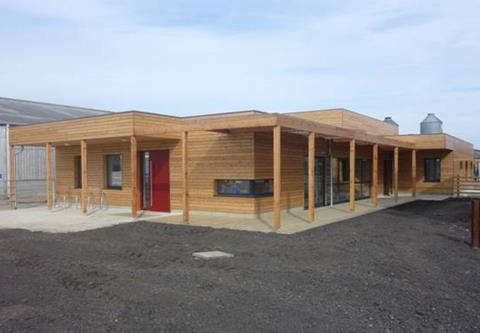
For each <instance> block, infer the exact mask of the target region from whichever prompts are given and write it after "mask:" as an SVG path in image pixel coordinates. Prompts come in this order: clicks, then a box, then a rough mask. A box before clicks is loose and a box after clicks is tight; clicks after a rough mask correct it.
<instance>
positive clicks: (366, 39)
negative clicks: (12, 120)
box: [0, 0, 480, 146]
mask: <svg viewBox="0 0 480 333" xmlns="http://www.w3.org/2000/svg"><path fill="white" fill-rule="evenodd" d="M159 3H160V5H159ZM256 4H259V5H256ZM187 5H188V6H187ZM208 6H211V8H210V7H208ZM479 7H480V5H478V4H477V2H476V1H462V2H458V3H457V2H447V1H422V3H421V5H418V4H417V2H416V1H412V0H410V1H388V2H386V1H370V2H356V1H351V2H348V1H344V2H340V5H336V6H334V7H333V8H332V7H331V6H330V7H321V6H320V5H318V2H316V1H315V2H314V1H307V0H305V1H302V2H300V3H299V6H297V7H295V8H294V7H291V8H284V7H282V6H281V2H277V1H273V0H271V1H266V2H248V3H247V5H245V6H244V7H242V5H238V4H236V7H234V8H233V9H232V8H229V7H228V5H226V4H225V2H221V1H205V2H203V1H202V2H201V3H200V4H199V2H191V1H190V2H189V1H183V2H181V6H179V5H177V6H172V5H171V3H170V2H142V3H141V4H140V5H138V4H136V3H135V2H130V1H123V2H100V1H93V0H89V1H82V2H80V1H62V2H58V1H42V2H34V1H15V2H12V1H1V0H0V8H2V9H4V10H2V12H4V13H5V12H6V13H8V15H9V17H8V23H3V24H2V23H0V38H2V41H3V46H2V49H1V52H0V91H1V95H4V96H11V97H20V98H26V99H37V100H45V101H52V102H61V103H67V104H74V105H83V106H92V107H98V108H106V109H119V110H120V109H144V110H148V111H154V112H162V113H170V114H175V113H177V114H198V113H205V112H222V111H229V110H238V109H249V108H257V109H265V110H267V111H293V110H298V109H316V108H327V107H334V106H341V107H347V108H352V109H354V110H355V111H358V112H361V113H367V114H370V115H372V116H376V117H379V118H382V117H383V116H385V115H391V116H393V117H394V118H395V119H396V120H397V122H399V123H400V125H401V128H402V130H403V131H404V132H417V131H418V122H419V121H421V120H422V118H423V117H424V116H425V114H426V113H427V112H437V113H438V115H439V116H440V117H441V118H442V119H443V120H444V122H445V128H446V129H447V130H448V131H449V132H451V133H452V134H454V135H457V136H461V137H464V138H466V139H469V140H471V141H475V143H476V144H477V145H478V146H480V134H479V131H478V129H477V125H476V124H475V121H474V120H475V117H477V118H478V114H479V113H480V107H479V106H478V100H479V97H480V84H478V82H479V81H478V77H479V74H480V67H479V62H478V59H479V56H480V46H479V45H478V40H479V37H480V24H479V23H478V20H477V18H476V17H475V15H476V14H477V13H478V10H479V9H480V8H479ZM149 8H152V9H151V10H148V9H149ZM267 9H269V10H268V11H267ZM222 13H224V14H225V15H224V16H222ZM0 15H1V14H0ZM4 15H5V14H4ZM171 17H174V18H175V19H174V20H173V19H172V20H169V18H171ZM1 18H2V17H1V16H0V19H1ZM210 18H211V19H210ZM4 21H5V20H4ZM17 21H18V22H21V23H18V24H15V22H17Z"/></svg>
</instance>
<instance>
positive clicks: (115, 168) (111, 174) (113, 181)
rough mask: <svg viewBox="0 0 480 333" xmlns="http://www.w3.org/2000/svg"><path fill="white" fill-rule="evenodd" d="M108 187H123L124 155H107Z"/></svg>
mask: <svg viewBox="0 0 480 333" xmlns="http://www.w3.org/2000/svg"><path fill="white" fill-rule="evenodd" d="M106 164H107V170H106V172H107V184H106V186H107V188H109V189H121V188H122V156H121V155H107V156H106Z"/></svg>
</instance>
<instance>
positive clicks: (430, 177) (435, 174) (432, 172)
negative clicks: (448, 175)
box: [424, 158, 441, 182]
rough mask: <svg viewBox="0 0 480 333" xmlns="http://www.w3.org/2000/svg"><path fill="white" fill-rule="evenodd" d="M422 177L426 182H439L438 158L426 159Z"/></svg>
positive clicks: (439, 163) (439, 168)
mask: <svg viewBox="0 0 480 333" xmlns="http://www.w3.org/2000/svg"><path fill="white" fill-rule="evenodd" d="M424 173H425V175H424V177H425V181H426V182H440V180H441V160H440V159H439V158H426V159H425V166H424Z"/></svg>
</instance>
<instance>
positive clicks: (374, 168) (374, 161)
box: [372, 143, 378, 207]
mask: <svg viewBox="0 0 480 333" xmlns="http://www.w3.org/2000/svg"><path fill="white" fill-rule="evenodd" d="M372 155H373V156H372V164H373V165H372V206H373V207H377V206H378V144H377V143H376V144H374V145H373V152H372Z"/></svg>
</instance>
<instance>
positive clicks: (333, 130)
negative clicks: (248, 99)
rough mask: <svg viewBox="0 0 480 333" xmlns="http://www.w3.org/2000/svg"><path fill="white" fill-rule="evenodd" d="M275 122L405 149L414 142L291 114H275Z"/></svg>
mask: <svg viewBox="0 0 480 333" xmlns="http://www.w3.org/2000/svg"><path fill="white" fill-rule="evenodd" d="M277 117H278V121H277V124H278V125H280V126H282V127H287V128H291V129H295V130H301V131H306V132H315V133H316V134H318V135H319V136H325V137H329V138H331V137H334V138H341V139H350V140H351V139H355V140H358V141H359V142H365V143H370V144H375V143H378V144H379V145H382V146H390V147H400V148H406V149H414V148H415V144H414V143H410V142H403V141H399V140H394V139H390V138H385V137H382V136H376V135H370V134H366V133H364V132H360V131H355V130H351V129H346V128H340V127H336V126H331V125H326V124H321V123H318V122H316V121H312V120H307V119H302V118H296V117H292V116H285V115H280V114H278V115H277Z"/></svg>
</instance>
